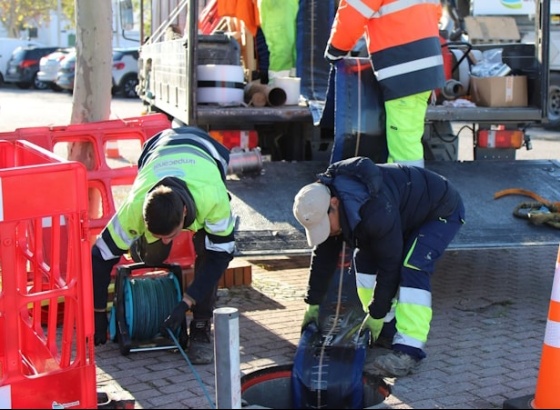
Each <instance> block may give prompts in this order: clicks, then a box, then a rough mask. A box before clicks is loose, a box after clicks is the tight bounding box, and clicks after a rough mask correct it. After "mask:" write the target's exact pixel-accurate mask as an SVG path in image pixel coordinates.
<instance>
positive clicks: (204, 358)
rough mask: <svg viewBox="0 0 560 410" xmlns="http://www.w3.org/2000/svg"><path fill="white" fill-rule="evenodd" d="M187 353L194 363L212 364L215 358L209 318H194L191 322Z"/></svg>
mask: <svg viewBox="0 0 560 410" xmlns="http://www.w3.org/2000/svg"><path fill="white" fill-rule="evenodd" d="M187 355H188V357H189V360H190V361H191V363H192V364H210V363H212V361H213V360H214V344H213V343H212V335H211V333H210V321H209V320H193V321H192V322H191V323H190V330H189V350H188V352H187Z"/></svg>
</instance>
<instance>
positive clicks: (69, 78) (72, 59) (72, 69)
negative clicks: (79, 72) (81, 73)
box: [55, 51, 76, 93]
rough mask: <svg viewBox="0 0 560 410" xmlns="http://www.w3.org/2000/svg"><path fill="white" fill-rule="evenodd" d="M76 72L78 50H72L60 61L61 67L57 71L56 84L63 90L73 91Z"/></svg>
mask: <svg viewBox="0 0 560 410" xmlns="http://www.w3.org/2000/svg"><path fill="white" fill-rule="evenodd" d="M75 73H76V52H75V51H72V52H70V53H69V54H68V55H67V56H66V57H64V59H63V60H62V61H61V62H60V67H59V68H58V72H57V73H56V80H55V85H56V86H58V87H59V88H60V89H62V90H67V91H70V92H71V93H72V92H73V90H74V77H75Z"/></svg>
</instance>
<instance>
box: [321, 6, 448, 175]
mask: <svg viewBox="0 0 560 410" xmlns="http://www.w3.org/2000/svg"><path fill="white" fill-rule="evenodd" d="M441 13H442V11H441V4H440V0H407V1H399V0H340V4H339V7H338V9H337V12H336V15H335V18H334V21H333V25H332V29H331V34H330V38H329V41H328V44H327V47H326V50H325V58H326V59H327V60H328V61H329V62H331V63H333V62H335V61H337V60H340V59H341V58H343V57H345V56H346V55H348V53H349V52H350V51H351V50H352V48H353V47H354V46H355V45H356V43H357V42H358V40H360V38H361V37H362V36H365V40H366V43H367V47H368V53H369V55H370V58H371V62H372V64H373V70H374V73H375V76H376V77H377V80H378V82H379V85H380V87H381V90H382V93H383V100H384V101H385V111H386V134H387V145H388V149H389V157H388V162H397V163H401V164H406V165H414V166H420V167H423V166H424V149H423V146H422V135H423V133H424V120H425V115H426V110H427V108H428V101H429V98H430V94H431V92H432V90H435V89H437V88H441V87H442V86H443V85H444V83H445V74H444V69H443V57H442V53H441V43H440V38H439V19H440V17H441Z"/></svg>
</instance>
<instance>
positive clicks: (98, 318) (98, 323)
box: [93, 311, 109, 346]
mask: <svg viewBox="0 0 560 410" xmlns="http://www.w3.org/2000/svg"><path fill="white" fill-rule="evenodd" d="M94 319H95V334H94V335H93V343H94V345H95V346H99V345H104V344H105V343H107V326H108V322H109V321H108V319H107V312H105V311H103V312H95V313H94Z"/></svg>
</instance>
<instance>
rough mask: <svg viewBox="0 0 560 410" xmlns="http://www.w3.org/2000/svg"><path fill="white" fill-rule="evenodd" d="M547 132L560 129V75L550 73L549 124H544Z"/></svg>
mask: <svg viewBox="0 0 560 410" xmlns="http://www.w3.org/2000/svg"><path fill="white" fill-rule="evenodd" d="M543 128H545V129H547V130H558V129H560V73H552V72H551V73H550V85H549V87H548V122H547V123H545V124H543Z"/></svg>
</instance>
